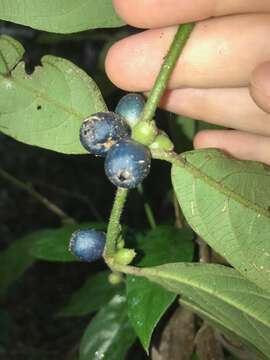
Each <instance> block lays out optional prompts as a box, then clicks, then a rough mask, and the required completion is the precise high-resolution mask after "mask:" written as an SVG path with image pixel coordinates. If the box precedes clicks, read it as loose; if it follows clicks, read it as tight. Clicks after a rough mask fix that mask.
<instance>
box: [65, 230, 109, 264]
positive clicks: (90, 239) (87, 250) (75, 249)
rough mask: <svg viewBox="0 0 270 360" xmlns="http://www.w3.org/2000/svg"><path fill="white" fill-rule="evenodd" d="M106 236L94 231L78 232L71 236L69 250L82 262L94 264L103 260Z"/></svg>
mask: <svg viewBox="0 0 270 360" xmlns="http://www.w3.org/2000/svg"><path fill="white" fill-rule="evenodd" d="M105 241H106V236H105V234H104V233H103V232H101V231H96V230H93V229H86V230H77V231H75V232H74V233H73V234H72V235H71V239H70V243H69V250H70V251H71V252H72V254H73V255H75V256H77V257H78V258H79V259H81V260H82V261H86V262H93V261H95V260H98V259H100V258H101V256H102V253H103V250H104V247H105Z"/></svg>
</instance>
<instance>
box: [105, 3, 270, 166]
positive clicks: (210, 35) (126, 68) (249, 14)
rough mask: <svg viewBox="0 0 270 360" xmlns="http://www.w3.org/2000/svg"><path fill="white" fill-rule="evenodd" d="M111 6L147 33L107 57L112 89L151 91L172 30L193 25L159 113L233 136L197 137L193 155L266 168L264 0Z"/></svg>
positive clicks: (269, 134)
mask: <svg viewBox="0 0 270 360" xmlns="http://www.w3.org/2000/svg"><path fill="white" fill-rule="evenodd" d="M114 5H115V9H116V11H117V12H118V14H119V15H120V16H121V17H122V18H123V19H124V20H125V21H126V22H127V23H128V24H131V25H133V26H135V27H140V28H147V29H149V30H146V31H143V32H141V33H139V34H136V35H132V36H129V37H128V38H126V39H124V40H121V41H119V42H117V43H116V44H115V45H113V46H112V48H111V49H110V50H109V52H108V55H107V58H106V71H107V74H108V76H109V77H110V79H111V80H112V82H113V83H115V84H116V85H117V86H118V87H120V88H122V89H125V90H128V91H137V92H147V91H149V90H150V89H151V87H152V86H153V83H154V80H155V78H156V76H157V74H158V72H159V69H160V66H161V64H162V60H163V57H164V56H165V55H166V52H167V50H168V48H169V46H170V43H171V41H172V39H173V36H174V34H175V31H176V28H177V26H176V25H177V24H180V23H185V22H192V21H197V24H196V27H195V29H194V30H193V32H192V34H191V37H190V39H189V40H188V43H187V45H186V47H185V49H184V51H183V53H182V55H181V57H180V58H179V61H178V63H177V65H176V67H175V70H174V72H173V74H172V77H171V81H170V82H169V90H168V91H167V92H166V94H165V95H164V97H163V99H162V101H161V104H160V106H161V107H163V108H164V109H167V110H169V111H171V112H174V113H177V114H181V115H185V116H189V117H192V118H195V119H199V120H203V121H207V122H209V123H214V124H218V125H222V126H225V127H228V128H231V129H234V130H205V131H201V132H199V133H198V134H197V135H196V137H195V138H194V147H195V148H203V147H217V148H221V149H223V150H225V151H227V152H229V153H230V154H232V155H233V156H235V157H238V158H241V159H247V160H257V161H261V162H264V163H267V164H269V165H270V115H269V113H270V45H269V38H270V2H269V0H260V1H254V0H225V1H224V0H196V1H189V0H136V1H135V0H114ZM225 15H227V16H225ZM267 61H268V62H267Z"/></svg>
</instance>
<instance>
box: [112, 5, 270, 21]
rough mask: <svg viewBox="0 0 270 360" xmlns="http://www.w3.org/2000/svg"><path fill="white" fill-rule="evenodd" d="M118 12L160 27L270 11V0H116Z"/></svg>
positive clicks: (133, 19)
mask: <svg viewBox="0 0 270 360" xmlns="http://www.w3.org/2000/svg"><path fill="white" fill-rule="evenodd" d="M114 7H115V10H116V12H117V13H118V14H119V15H120V17H121V18H123V19H124V20H125V21H126V22H127V23H128V24H130V25H133V26H135V27H139V28H159V27H165V26H170V25H177V24H182V23H186V22H191V21H198V20H203V19H207V18H210V17H216V16H224V15H230V14H240V13H255V12H257V13H258V12H270V2H269V0H260V1H254V0H226V1H224V0H196V1H190V0H181V1H179V0H147V1H145V0H136V1H134V0H114Z"/></svg>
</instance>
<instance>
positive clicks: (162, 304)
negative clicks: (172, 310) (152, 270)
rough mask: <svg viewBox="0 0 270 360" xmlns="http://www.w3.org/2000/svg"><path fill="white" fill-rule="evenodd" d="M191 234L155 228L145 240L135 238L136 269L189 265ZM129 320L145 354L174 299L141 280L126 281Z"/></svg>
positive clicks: (182, 230) (186, 230) (164, 227)
mask: <svg viewBox="0 0 270 360" xmlns="http://www.w3.org/2000/svg"><path fill="white" fill-rule="evenodd" d="M192 238H193V233H192V231H191V230H190V229H181V230H178V229H176V228H174V227H172V226H159V227H157V228H156V229H154V230H151V231H149V232H148V233H147V234H146V235H145V236H139V237H138V239H137V240H138V245H139V249H140V250H142V251H143V253H144V256H143V258H142V260H141V261H140V263H139V265H140V266H153V265H160V264H162V263H166V262H175V261H191V260H192V257H193V247H194V246H193V242H192ZM127 297H128V315H129V319H130V321H131V323H132V325H133V327H134V329H135V331H136V333H137V335H138V337H139V338H140V340H141V342H142V344H143V346H144V348H145V349H146V351H148V347H149V343H150V340H151V336H152V333H153V331H154V329H155V327H156V325H157V323H158V322H159V320H160V318H161V317H162V315H163V314H164V313H165V311H166V310H167V309H168V307H169V306H170V305H171V304H172V302H173V301H174V299H175V297H176V295H175V294H173V293H171V292H168V291H166V290H164V289H162V288H161V287H160V286H157V285H156V284H154V283H152V284H151V283H149V282H148V281H147V280H145V279H144V278H138V277H134V276H128V277H127Z"/></svg>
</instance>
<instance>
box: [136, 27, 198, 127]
mask: <svg viewBox="0 0 270 360" xmlns="http://www.w3.org/2000/svg"><path fill="white" fill-rule="evenodd" d="M193 27H194V24H193V23H190V24H183V25H180V26H179V27H178V30H177V32H176V35H175V37H174V40H173V42H172V44H171V47H170V49H169V52H168V54H167V55H166V57H165V59H164V62H163V65H162V67H161V70H160V72H159V75H158V77H157V79H156V81H155V84H154V86H153V88H152V90H151V92H150V95H149V98H148V101H147V102H146V104H145V107H144V110H143V114H142V118H141V121H148V122H149V121H151V120H152V119H153V117H154V115H155V111H156V108H157V107H158V105H159V102H160V99H161V97H162V95H163V93H164V91H165V90H166V87H167V84H168V81H169V79H170V76H171V73H172V71H173V69H174V67H175V64H176V62H177V60H178V58H179V55H180V54H181V52H182V50H183V49H184V46H185V44H186V42H187V40H188V38H189V36H190V34H191V31H192V29H193Z"/></svg>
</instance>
